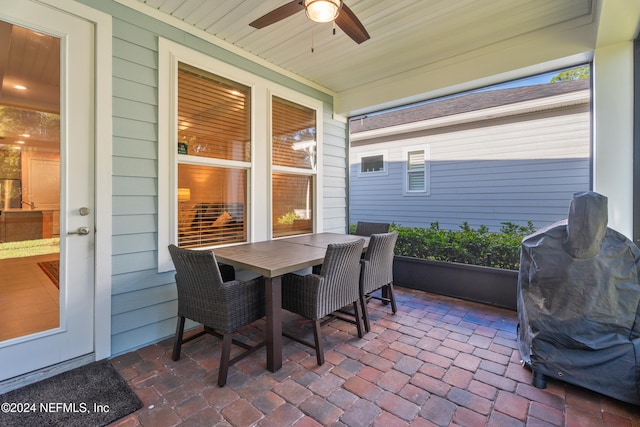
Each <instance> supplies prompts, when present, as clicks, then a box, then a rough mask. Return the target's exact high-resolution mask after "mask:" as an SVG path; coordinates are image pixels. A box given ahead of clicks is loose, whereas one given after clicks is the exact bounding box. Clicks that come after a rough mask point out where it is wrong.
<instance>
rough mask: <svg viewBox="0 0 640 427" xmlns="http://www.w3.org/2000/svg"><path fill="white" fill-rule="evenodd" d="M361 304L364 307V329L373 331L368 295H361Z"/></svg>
mask: <svg viewBox="0 0 640 427" xmlns="http://www.w3.org/2000/svg"><path fill="white" fill-rule="evenodd" d="M360 306H361V307H362V318H363V319H364V330H365V331H367V332H371V323H369V311H367V297H366V295H360Z"/></svg>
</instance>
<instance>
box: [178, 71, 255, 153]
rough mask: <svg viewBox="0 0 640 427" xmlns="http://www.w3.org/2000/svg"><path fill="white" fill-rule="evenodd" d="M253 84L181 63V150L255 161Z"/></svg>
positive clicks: (179, 79) (179, 73)
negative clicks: (237, 81)
mask: <svg viewBox="0 0 640 427" xmlns="http://www.w3.org/2000/svg"><path fill="white" fill-rule="evenodd" d="M250 106H251V88H250V87H248V86H244V85H241V84H239V83H236V82H234V81H231V80H228V79H225V78H223V77H220V76H216V75H215V74H212V73H209V72H207V71H204V70H200V69H198V68H196V67H192V66H190V65H187V64H184V63H179V64H178V153H179V154H186V155H189V156H199V157H210V158H216V159H225V160H239V161H242V162H249V161H251V108H250Z"/></svg>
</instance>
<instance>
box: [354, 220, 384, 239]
mask: <svg viewBox="0 0 640 427" xmlns="http://www.w3.org/2000/svg"><path fill="white" fill-rule="evenodd" d="M389 227H390V224H388V223H384V222H362V221H358V223H357V224H356V232H355V233H354V234H357V235H358V236H371V235H372V234H379V233H388V232H389Z"/></svg>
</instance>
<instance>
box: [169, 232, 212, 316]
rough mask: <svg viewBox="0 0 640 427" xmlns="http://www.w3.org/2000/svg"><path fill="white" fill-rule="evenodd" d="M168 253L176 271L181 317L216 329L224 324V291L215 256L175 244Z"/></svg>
mask: <svg viewBox="0 0 640 427" xmlns="http://www.w3.org/2000/svg"><path fill="white" fill-rule="evenodd" d="M169 253H170V254H171V259H172V260H173V265H174V267H175V268H176V276H175V277H176V286H177V288H178V316H182V317H186V318H189V319H192V320H195V321H196V322H199V323H202V324H204V325H207V326H211V327H217V326H218V325H219V324H220V323H221V322H222V321H223V317H221V315H220V313H219V307H218V306H219V305H220V304H223V303H224V301H223V300H224V292H222V289H221V288H222V285H223V281H222V276H221V274H220V269H219V267H218V263H217V262H216V258H215V255H214V254H213V252H212V251H198V250H190V249H183V248H179V247H177V246H175V245H169Z"/></svg>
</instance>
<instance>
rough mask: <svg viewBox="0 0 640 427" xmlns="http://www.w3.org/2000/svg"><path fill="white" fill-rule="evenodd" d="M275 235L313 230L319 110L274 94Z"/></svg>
mask: <svg viewBox="0 0 640 427" xmlns="http://www.w3.org/2000/svg"><path fill="white" fill-rule="evenodd" d="M271 108H272V124H271V127H272V154H271V155H272V163H273V166H272V167H273V174H272V195H273V197H272V199H273V204H272V235H273V237H284V236H290V235H294V234H303V233H312V232H313V219H314V211H315V209H314V197H313V194H314V176H315V173H316V148H317V141H316V132H317V124H316V111H315V110H314V109H312V108H308V107H305V106H302V105H299V104H297V103H295V102H291V101H288V100H286V99H283V98H279V97H277V96H274V97H272V102H271Z"/></svg>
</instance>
